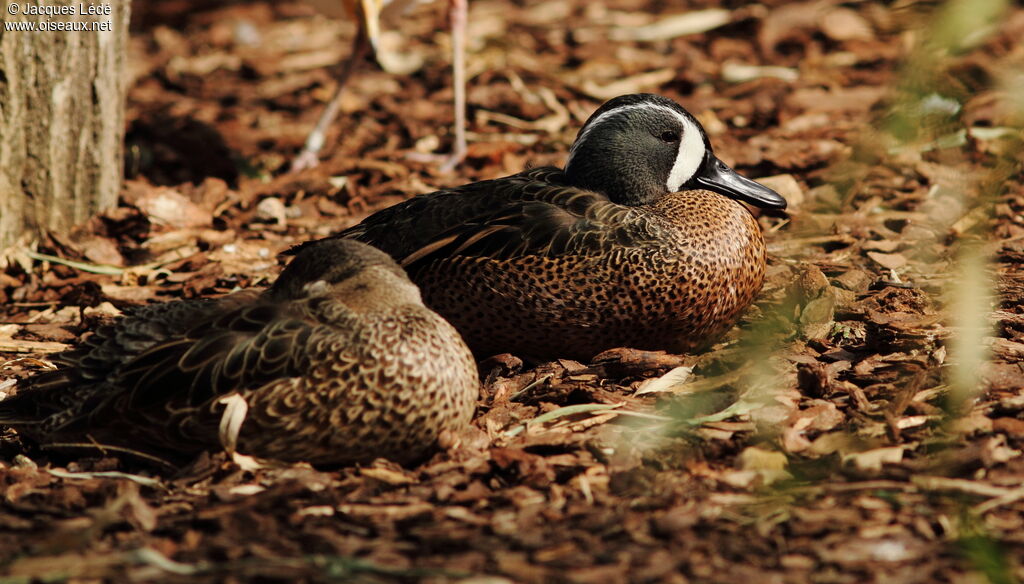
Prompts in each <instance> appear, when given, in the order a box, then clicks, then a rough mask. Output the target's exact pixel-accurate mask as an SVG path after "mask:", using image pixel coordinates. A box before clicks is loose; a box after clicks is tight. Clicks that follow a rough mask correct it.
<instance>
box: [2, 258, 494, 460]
mask: <svg viewBox="0 0 1024 584" xmlns="http://www.w3.org/2000/svg"><path fill="white" fill-rule="evenodd" d="M58 361H59V362H60V363H62V365H63V366H62V367H61V368H59V369H58V370H56V371H52V372H47V373H43V374H40V375H38V376H36V377H33V378H31V379H30V380H29V383H28V387H27V388H26V389H24V390H22V391H19V393H18V394H17V395H16V396H15V397H13V398H9V399H6V400H4V401H2V402H0V424H6V425H10V426H14V427H15V428H17V429H18V430H19V431H20V432H22V433H23V434H26V435H28V436H30V437H32V438H33V439H35V440H38V441H39V442H42V443H48V444H53V443H66V442H79V443H86V444H88V443H96V444H101V445H113V446H117V445H121V446H127V447H129V448H132V449H137V450H143V451H149V452H155V453H158V454H170V455H171V456H174V455H181V454H186V455H191V454H194V453H197V452H200V451H202V450H208V449H219V448H220V447H221V446H222V445H226V446H229V447H230V446H235V445H237V448H238V450H239V451H240V452H242V453H244V454H249V455H253V456H257V457H261V458H273V459H279V460H284V461H309V462H311V463H315V464H348V463H355V462H366V461H369V460H372V459H374V458H376V457H387V458H390V459H392V460H395V461H398V462H403V463H404V462H410V461H413V460H415V459H418V458H421V457H423V456H424V455H426V454H429V452H430V451H431V449H432V448H434V447H435V446H436V445H437V444H438V441H439V440H447V439H449V438H451V437H454V433H457V432H458V431H460V430H462V429H463V428H464V427H465V426H467V424H468V423H469V421H470V419H471V418H472V415H473V410H474V407H475V403H476V398H477V392H478V380H477V370H476V364H475V362H474V361H473V357H472V354H471V353H470V351H469V349H468V348H467V347H466V345H465V343H464V342H463V341H462V339H461V338H460V337H459V335H458V333H457V332H456V331H455V329H454V328H452V327H451V325H449V324H448V323H447V322H445V320H444V319H442V318H441V317H439V316H438V315H437V314H435V313H433V312H431V311H430V310H428V309H427V308H426V307H424V306H423V303H422V300H421V299H420V292H419V290H418V289H417V288H416V286H415V285H414V284H412V282H410V281H409V279H408V278H407V277H406V274H405V272H404V271H403V270H402V269H401V268H400V267H399V266H398V265H397V264H396V263H395V262H394V261H393V260H392V259H391V258H389V257H388V256H387V255H386V254H384V253H382V252H380V251H379V250H376V249H374V248H372V247H369V246H367V245H364V244H361V243H358V242H355V241H347V240H337V241H326V242H323V243H318V244H316V245H312V246H309V247H308V248H307V249H305V250H303V251H302V253H301V254H299V255H298V257H296V258H295V260H294V261H292V262H291V264H290V265H289V266H288V267H287V268H286V269H285V270H284V272H282V274H281V276H280V278H278V280H277V281H276V282H275V283H274V285H273V286H272V287H271V288H270V289H268V290H266V291H265V292H263V293H259V292H256V291H243V292H241V293H237V294H233V295H230V296H226V297H224V298H222V299H220V300H214V301H197V300H187V301H176V302H170V303H167V304H157V305H150V306H145V307H142V308H139V309H136V310H134V311H132V312H130V313H129V314H128V315H126V316H125V317H122V318H120V319H119V320H117V321H116V322H115V323H114V324H112V325H111V326H108V327H105V328H102V329H100V330H99V331H98V332H97V333H95V334H94V335H92V336H91V337H89V339H88V340H87V341H86V343H85V344H84V345H83V346H82V347H80V348H79V349H78V350H76V351H71V352H67V353H64V354H62V355H60V356H59V359H58ZM235 396H237V397H235ZM225 398H230V399H225ZM239 398H241V399H239ZM242 400H244V401H242ZM240 402H241V404H242V406H241V408H240V409H239V407H238V403H240ZM226 403H227V404H232V406H231V407H227V408H226V405H225V404H226ZM246 410H247V411H246ZM239 423H241V426H240V428H239V426H238V424H239Z"/></svg>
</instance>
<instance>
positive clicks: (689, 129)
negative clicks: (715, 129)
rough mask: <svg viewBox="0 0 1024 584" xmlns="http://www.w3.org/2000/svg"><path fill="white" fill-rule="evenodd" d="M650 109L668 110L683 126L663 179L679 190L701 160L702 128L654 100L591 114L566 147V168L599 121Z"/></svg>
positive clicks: (670, 188) (672, 188)
mask: <svg viewBox="0 0 1024 584" xmlns="http://www.w3.org/2000/svg"><path fill="white" fill-rule="evenodd" d="M642 109H646V110H651V111H659V112H662V113H667V114H669V115H671V116H674V117H675V118H676V119H677V120H679V123H680V124H681V125H682V126H683V131H682V135H681V136H680V140H679V151H678V152H677V153H676V160H675V162H674V163H673V164H672V170H671V171H669V173H668V180H666V181H665V188H666V189H668V192H670V193H674V192H676V191H678V190H679V189H680V188H682V186H683V185H684V184H685V183H686V182H687V181H688V180H690V179H691V178H693V175H694V174H695V173H696V172H697V169H698V168H700V165H701V163H702V162H703V161H704V152H705V148H704V133H703V132H701V130H700V128H699V127H697V125H696V124H694V123H693V122H692V121H690V119H689V118H687V117H686V116H684V115H683V114H681V113H679V112H678V111H676V110H674V109H672V108H670V107H668V106H664V105H661V104H657V103H634V104H629V105H624V106H620V107H617V108H615V109H610V110H608V111H606V112H604V113H603V114H601V115H599V116H597V117H596V118H594V120H593V121H592V122H590V123H589V124H587V127H585V128H583V131H582V132H580V133H579V135H578V136H576V141H575V142H573V143H572V147H571V148H569V157H568V159H567V160H566V161H565V166H566V168H568V167H569V165H570V164H572V158H573V156H575V155H576V149H577V147H578V146H579V145H580V144H582V143H583V142H584V141H585V140H586V139H587V136H589V135H590V132H591V131H593V129H594V128H596V127H597V126H598V125H600V124H602V123H604V122H607V121H608V120H609V119H610V118H612V117H613V116H617V115H620V114H624V113H626V112H630V111H633V110H642Z"/></svg>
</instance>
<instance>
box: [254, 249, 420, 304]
mask: <svg viewBox="0 0 1024 584" xmlns="http://www.w3.org/2000/svg"><path fill="white" fill-rule="evenodd" d="M267 295H268V297H269V298H271V299H273V300H275V301H288V300H299V299H302V298H312V297H316V296H328V295H329V296H333V297H335V298H337V299H339V300H340V301H342V302H344V303H345V304H346V305H349V306H350V307H351V308H352V309H354V310H372V309H377V308H388V307H390V306H395V305H399V304H420V303H421V302H422V300H421V298H420V290H419V288H417V287H416V285H415V284H413V283H412V282H411V281H410V280H409V277H408V276H407V275H406V273H405V270H403V269H402V267H401V266H399V265H398V264H397V263H396V262H395V260H393V259H391V256H389V255H388V254H386V253H384V252H382V251H381V250H379V249H377V248H375V247H372V246H369V245H367V244H365V243H361V242H358V241H355V240H352V239H337V238H336V239H324V240H321V241H317V242H313V243H310V244H309V245H306V246H304V247H303V248H302V249H301V250H299V253H298V254H297V255H296V256H295V259H293V260H292V261H291V263H290V264H288V266H287V267H286V268H285V269H284V271H283V272H281V275H280V276H278V278H277V281H276V282H274V285H273V286H271V287H270V289H269V290H268V291H267Z"/></svg>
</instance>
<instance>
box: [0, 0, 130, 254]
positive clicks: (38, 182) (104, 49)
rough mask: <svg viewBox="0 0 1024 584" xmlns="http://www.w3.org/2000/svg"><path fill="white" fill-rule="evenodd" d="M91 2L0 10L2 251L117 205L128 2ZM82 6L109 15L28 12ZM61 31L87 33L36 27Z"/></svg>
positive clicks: (22, 0) (35, 0)
mask: <svg viewBox="0 0 1024 584" xmlns="http://www.w3.org/2000/svg"><path fill="white" fill-rule="evenodd" d="M92 2H93V3H91V4H90V2H89V1H88V0H87V1H85V2H71V1H67V0H47V2H45V3H44V2H42V1H39V0H17V1H11V0H6V1H5V2H3V4H2V6H3V13H2V14H0V250H3V249H6V248H7V247H9V246H10V245H12V244H14V243H15V242H16V241H18V240H19V239H29V238H32V237H35V236H37V235H39V234H41V233H43V232H45V231H47V230H53V231H58V230H67V229H68V228H70V227H71V226H72V225H74V224H76V223H79V222H81V221H83V220H85V219H86V218H88V217H89V216H91V215H93V214H95V213H96V212H98V211H101V210H103V209H107V208H110V207H112V206H114V205H115V204H116V203H117V195H118V192H119V190H120V188H121V182H122V174H123V144H124V128H125V124H124V109H125V107H124V102H125V91H126V79H127V76H126V64H127V49H128V17H129V4H130V2H129V0H92ZM83 6H85V7H89V6H93V7H97V8H98V10H99V11H100V12H105V11H107V10H109V12H110V14H99V15H95V16H91V15H82V14H51V15H39V14H31V12H38V11H40V10H43V9H50V10H60V11H65V12H66V11H69V10H74V11H75V12H79V11H80V9H81V7H83ZM61 7H65V8H61ZM105 7H109V8H105ZM33 23H34V24H33ZM70 23H75V24H70ZM86 23H88V24H86ZM61 26H63V27H65V28H66V27H67V26H77V27H80V26H90V27H93V29H92V30H42V29H43V28H44V27H46V28H50V29H52V28H56V27H61ZM19 27H20V30H19V29H18V28H19ZM29 27H35V30H31V29H28V28H29ZM27 29H28V30H27Z"/></svg>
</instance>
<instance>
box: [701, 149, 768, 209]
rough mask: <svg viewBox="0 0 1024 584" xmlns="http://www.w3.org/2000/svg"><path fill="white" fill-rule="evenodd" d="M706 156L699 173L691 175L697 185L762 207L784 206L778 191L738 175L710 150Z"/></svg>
mask: <svg viewBox="0 0 1024 584" xmlns="http://www.w3.org/2000/svg"><path fill="white" fill-rule="evenodd" d="M707 156H708V158H707V160H705V161H704V166H703V168H701V171H700V173H699V174H698V175H697V176H695V177H693V181H694V182H695V183H697V185H699V186H701V187H703V188H705V189H707V190H709V191H714V192H716V193H721V194H723V195H725V196H727V197H732V198H733V199H738V200H740V201H743V202H744V203H750V204H751V205H753V206H755V207H761V208H762V209H785V208H786V199H783V198H782V195H780V194H779V193H776V192H775V191H773V190H771V189H770V188H768V187H766V186H764V185H761V184H758V183H756V182H754V181H752V180H750V179H749V178H746V177H744V176H740V175H739V174H738V173H737V172H736V171H735V170H733V169H731V168H729V167H728V166H727V165H726V164H725V163H724V162H722V161H721V160H719V159H718V157H717V156H715V155H714V154H711V152H708V154H707Z"/></svg>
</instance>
